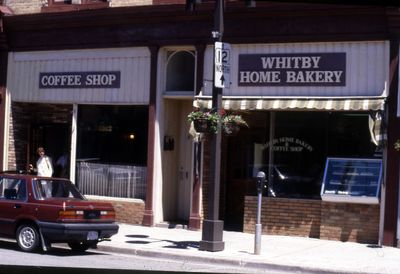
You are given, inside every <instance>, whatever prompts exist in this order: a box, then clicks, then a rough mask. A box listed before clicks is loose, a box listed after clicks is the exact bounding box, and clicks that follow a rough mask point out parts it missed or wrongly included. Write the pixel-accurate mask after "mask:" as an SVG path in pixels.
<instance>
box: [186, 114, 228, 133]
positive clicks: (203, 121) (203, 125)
mask: <svg viewBox="0 0 400 274" xmlns="http://www.w3.org/2000/svg"><path fill="white" fill-rule="evenodd" d="M187 119H188V121H189V122H193V125H194V129H195V130H196V131H197V132H199V133H216V132H217V129H218V121H219V120H220V116H219V114H218V113H216V112H215V111H211V110H203V109H199V110H195V111H192V112H190V113H189V115H188V116H187Z"/></svg>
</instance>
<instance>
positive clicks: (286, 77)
mask: <svg viewBox="0 0 400 274" xmlns="http://www.w3.org/2000/svg"><path fill="white" fill-rule="evenodd" d="M238 85H239V86H345V85H346V53H343V52H339V53H298V54H240V55H239V79H238Z"/></svg>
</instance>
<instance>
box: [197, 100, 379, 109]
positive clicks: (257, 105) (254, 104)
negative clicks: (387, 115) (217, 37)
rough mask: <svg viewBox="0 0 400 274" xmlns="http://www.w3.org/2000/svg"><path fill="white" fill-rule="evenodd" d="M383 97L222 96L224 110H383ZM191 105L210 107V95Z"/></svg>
mask: <svg viewBox="0 0 400 274" xmlns="http://www.w3.org/2000/svg"><path fill="white" fill-rule="evenodd" d="M384 105H385V98H308V99H307V98H290V99H289V98H288V99H286V98H279V99H273V98H223V100H222V108H224V109H226V110H332V111H334V110H342V111H346V110H349V111H361V110H383V109H384ZM193 106H194V107H197V108H208V109H211V108H212V100H211V97H197V98H196V99H195V100H194V102H193Z"/></svg>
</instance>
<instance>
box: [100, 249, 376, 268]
mask: <svg viewBox="0 0 400 274" xmlns="http://www.w3.org/2000/svg"><path fill="white" fill-rule="evenodd" d="M96 250H98V251H103V252H112V253H120V254H129V255H135V256H141V257H149V258H153V259H154V258H159V259H169V260H174V261H177V260H181V261H190V262H198V263H209V264H221V265H229V266H235V267H249V268H253V269H263V270H271V271H284V272H289V273H315V274H353V273H357V274H372V273H371V272H353V271H344V270H335V269H323V268H315V267H309V266H290V265H282V264H274V263H264V262H252V261H248V260H240V259H226V258H211V257H208V256H198V255H194V256H193V254H191V255H190V256H188V255H182V254H176V253H170V252H161V251H155V250H144V249H136V248H123V247H116V246H102V245H98V246H97V248H96Z"/></svg>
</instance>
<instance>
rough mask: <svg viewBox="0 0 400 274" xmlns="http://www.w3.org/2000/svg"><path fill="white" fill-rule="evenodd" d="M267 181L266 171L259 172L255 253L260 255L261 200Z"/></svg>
mask: <svg viewBox="0 0 400 274" xmlns="http://www.w3.org/2000/svg"><path fill="white" fill-rule="evenodd" d="M264 183H265V173H264V172H262V171H259V172H258V173H257V192H258V202H257V222H256V231H255V238H254V253H255V254H257V255H260V251H261V231H262V227H261V202H262V192H263V188H264Z"/></svg>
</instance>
